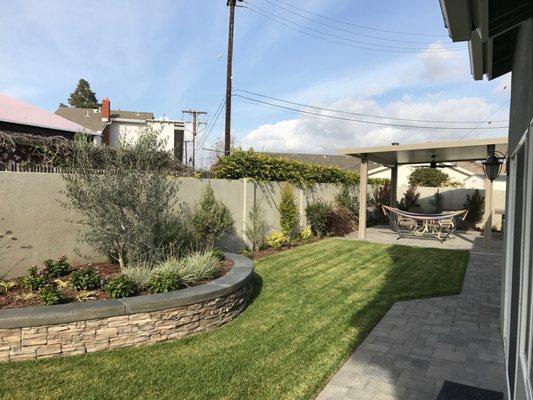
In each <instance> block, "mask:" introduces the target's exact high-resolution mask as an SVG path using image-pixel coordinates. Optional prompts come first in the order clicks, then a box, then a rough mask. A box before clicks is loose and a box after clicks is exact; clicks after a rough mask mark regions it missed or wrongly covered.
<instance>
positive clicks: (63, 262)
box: [44, 256, 70, 278]
mask: <svg viewBox="0 0 533 400" xmlns="http://www.w3.org/2000/svg"><path fill="white" fill-rule="evenodd" d="M69 269H70V264H69V262H68V259H67V257H66V256H63V257H61V258H59V259H57V260H52V259H48V260H44V274H45V275H46V277H47V278H60V277H62V276H65V275H66V274H68V271H69Z"/></svg>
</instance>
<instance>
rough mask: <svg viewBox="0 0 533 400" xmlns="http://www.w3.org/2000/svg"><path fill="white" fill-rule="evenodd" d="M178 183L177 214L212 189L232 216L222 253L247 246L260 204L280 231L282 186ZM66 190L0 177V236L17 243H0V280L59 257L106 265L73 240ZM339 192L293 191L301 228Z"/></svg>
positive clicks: (44, 178)
mask: <svg viewBox="0 0 533 400" xmlns="http://www.w3.org/2000/svg"><path fill="white" fill-rule="evenodd" d="M178 181H179V190H178V197H179V207H180V208H181V209H183V210H185V211H191V210H192V209H193V208H194V206H195V204H196V203H197V201H198V200H199V199H200V196H201V194H202V191H203V189H204V187H205V186H206V185H207V184H211V186H212V188H213V190H214V192H215V196H216V197H217V198H218V199H220V200H222V201H223V202H224V204H226V206H227V207H228V208H229V210H230V211H231V214H232V216H233V219H234V221H235V226H234V228H235V229H234V230H235V233H234V234H233V235H232V236H230V237H228V238H226V239H225V240H224V241H223V242H222V243H221V244H220V245H221V247H222V248H223V250H226V251H232V252H238V250H240V249H241V248H243V247H244V246H246V245H250V243H249V240H248V239H247V238H246V235H245V233H244V232H245V228H246V224H247V223H248V221H249V214H250V212H251V211H252V209H253V206H254V204H255V203H256V202H258V203H259V204H260V205H261V209H262V211H263V217H264V220H265V222H266V223H267V225H268V229H269V230H279V229H280V226H279V211H278V204H279V201H280V198H281V189H282V186H283V183H279V182H270V183H264V184H257V183H254V182H252V181H250V180H225V179H196V178H180V179H178ZM64 187H65V186H64V182H63V179H62V177H61V174H55V173H32V172H8V171H2V172H0V235H1V234H2V233H4V232H5V231H10V232H12V233H11V234H10V235H9V236H12V237H14V238H15V239H16V240H13V241H12V240H11V239H9V240H7V238H5V239H0V279H8V278H13V277H18V276H22V275H24V274H26V273H27V270H28V268H29V267H31V266H32V265H41V264H42V262H43V260H45V259H48V258H57V257H60V256H63V255H66V256H67V257H68V258H69V261H70V262H71V263H72V264H73V265H79V264H82V263H87V262H95V261H103V260H104V259H103V258H102V257H101V256H99V255H96V254H94V253H93V252H92V250H91V249H90V248H89V247H87V246H85V245H84V244H83V243H80V242H78V241H77V232H78V230H80V229H82V228H83V227H82V226H80V225H79V224H77V223H76V221H78V220H79V215H77V214H76V213H75V212H73V211H70V210H66V209H65V208H63V207H62V206H61V204H60V201H62V200H64V196H63V194H62V191H63V190H64ZM337 192H338V187H337V186H336V185H327V184H325V185H316V186H315V187H313V188H311V189H306V190H301V189H298V188H294V194H295V197H296V200H297V203H298V209H299V213H300V220H301V224H302V226H306V223H307V221H306V218H305V207H306V206H307V204H308V202H310V201H313V200H317V199H321V200H324V201H329V202H333V201H334V199H335V194H336V193H337ZM177 211H178V210H176V212H177ZM73 222H74V223H73Z"/></svg>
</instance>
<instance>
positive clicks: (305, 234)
mask: <svg viewBox="0 0 533 400" xmlns="http://www.w3.org/2000/svg"><path fill="white" fill-rule="evenodd" d="M312 237H313V232H312V231H311V227H310V226H306V227H305V228H304V229H302V231H301V232H300V240H303V241H304V242H308V241H310V240H311V238H312Z"/></svg>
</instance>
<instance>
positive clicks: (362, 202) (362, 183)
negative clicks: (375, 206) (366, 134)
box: [359, 154, 368, 239]
mask: <svg viewBox="0 0 533 400" xmlns="http://www.w3.org/2000/svg"><path fill="white" fill-rule="evenodd" d="M367 184H368V156H367V155H366V154H361V171H360V175H359V239H365V238H366V206H367V205H366V197H367V191H368V185H367Z"/></svg>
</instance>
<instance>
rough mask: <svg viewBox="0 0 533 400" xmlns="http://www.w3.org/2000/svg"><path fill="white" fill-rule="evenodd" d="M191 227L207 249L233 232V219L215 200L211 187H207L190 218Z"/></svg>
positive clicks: (221, 204)
mask: <svg viewBox="0 0 533 400" xmlns="http://www.w3.org/2000/svg"><path fill="white" fill-rule="evenodd" d="M192 225H193V228H194V231H195V233H196V236H197V238H198V240H199V241H201V242H203V243H204V244H205V245H206V246H207V247H208V248H212V247H213V245H214V244H215V243H216V242H217V241H218V240H220V239H221V238H222V236H223V235H224V234H228V233H231V232H233V217H232V216H231V212H230V211H229V209H228V208H227V207H226V206H225V205H224V203H222V202H221V201H219V200H217V199H216V198H215V193H214V191H213V188H212V187H211V185H209V184H208V185H207V186H206V187H205V189H204V191H203V193H202V197H201V198H200V201H199V202H198V204H197V205H196V209H195V211H194V214H193V216H192Z"/></svg>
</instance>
